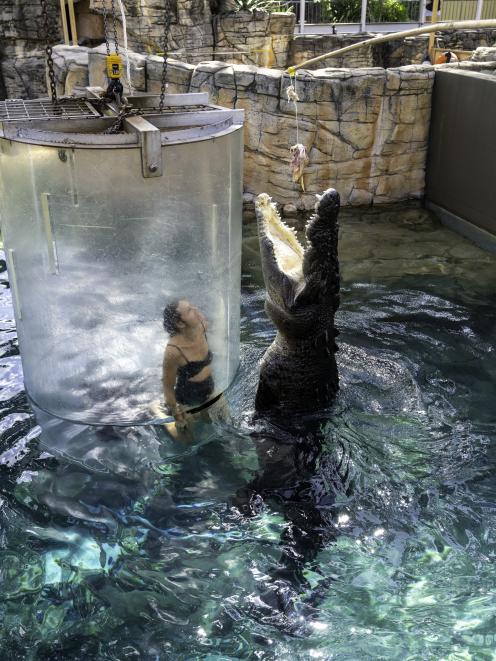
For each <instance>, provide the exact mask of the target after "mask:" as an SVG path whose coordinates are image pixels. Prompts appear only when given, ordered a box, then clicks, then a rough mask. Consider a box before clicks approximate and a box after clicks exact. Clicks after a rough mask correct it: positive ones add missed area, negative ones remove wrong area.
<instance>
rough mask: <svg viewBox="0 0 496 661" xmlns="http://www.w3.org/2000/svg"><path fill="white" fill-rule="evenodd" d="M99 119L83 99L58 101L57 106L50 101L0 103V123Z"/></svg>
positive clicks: (98, 114)
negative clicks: (30, 120)
mask: <svg viewBox="0 0 496 661" xmlns="http://www.w3.org/2000/svg"><path fill="white" fill-rule="evenodd" d="M90 117H100V113H99V112H98V111H97V110H96V109H95V108H94V107H93V106H92V105H91V103H90V102H89V101H87V100H85V99H72V98H71V99H60V101H59V105H57V106H55V105H53V104H52V102H51V100H50V99H30V100H27V101H25V100H23V99H7V100H6V101H0V121H19V120H23V119H37V120H39V119H83V118H90Z"/></svg>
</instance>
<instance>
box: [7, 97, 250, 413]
mask: <svg viewBox="0 0 496 661" xmlns="http://www.w3.org/2000/svg"><path fill="white" fill-rule="evenodd" d="M97 96H98V90H97V89H96V88H88V98H85V99H77V98H71V99H62V100H60V104H59V106H54V105H52V104H51V102H50V101H48V100H33V101H19V100H7V101H3V102H0V216H1V222H2V234H3V239H4V244H5V252H6V257H7V267H8V271H9V276H10V284H11V290H12V299H13V304H14V311H15V319H16V324H17V330H18V336H19V345H20V350H21V357H22V365H23V370H24V381H25V385H26V390H27V392H28V395H29V397H30V398H31V399H32V401H33V402H34V404H35V405H36V406H38V407H39V408H41V409H43V410H44V411H47V412H48V413H50V414H53V415H55V416H58V417H61V418H64V419H67V420H72V421H74V422H81V423H88V424H141V423H148V422H152V421H156V420H157V414H156V413H154V412H153V411H154V410H156V409H155V408H154V406H153V405H154V403H158V402H159V401H163V391H162V362H163V356H164V349H165V345H166V343H167V339H168V336H167V334H166V333H165V331H164V329H163V326H162V314H163V309H164V306H165V305H166V304H167V303H169V302H171V301H173V300H181V299H186V300H188V301H190V302H191V303H192V304H193V305H196V306H197V307H198V308H199V309H200V310H201V312H202V313H203V315H204V316H205V318H206V319H207V320H208V342H209V346H210V349H211V351H212V354H213V362H212V368H213V377H214V383H215V391H214V393H213V394H212V398H215V397H216V396H217V395H218V394H219V393H221V392H222V391H224V390H225V389H226V388H227V386H228V385H229V383H230V382H231V380H232V378H233V376H234V373H235V371H236V368H237V365H238V358H239V304H240V300H239V299H240V264H241V211H242V133H243V132H242V125H243V111H240V110H229V109H226V108H220V107H217V106H213V105H209V103H208V97H207V95H206V94H173V95H166V96H165V99H164V106H163V108H162V109H161V111H160V108H159V97H158V96H151V95H145V96H136V97H132V98H130V99H128V103H129V106H130V108H129V107H128V108H127V111H128V112H127V116H126V117H124V119H123V120H122V123H121V124H120V125H119V122H118V121H116V119H117V117H116V108H115V107H113V106H112V105H111V104H105V103H103V102H101V101H100V99H98V100H97V99H96V98H95V97H97ZM114 131H117V132H114Z"/></svg>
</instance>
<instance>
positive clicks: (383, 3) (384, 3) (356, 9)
mask: <svg viewBox="0 0 496 661" xmlns="http://www.w3.org/2000/svg"><path fill="white" fill-rule="evenodd" d="M316 1H317V2H319V4H320V5H321V20H323V21H329V22H332V23H359V22H360V16H361V12H362V2H361V0H316ZM407 20H408V11H407V8H406V6H405V5H404V4H403V3H402V2H400V0H369V1H368V3H367V21H368V22H371V23H378V22H381V21H384V22H401V21H407Z"/></svg>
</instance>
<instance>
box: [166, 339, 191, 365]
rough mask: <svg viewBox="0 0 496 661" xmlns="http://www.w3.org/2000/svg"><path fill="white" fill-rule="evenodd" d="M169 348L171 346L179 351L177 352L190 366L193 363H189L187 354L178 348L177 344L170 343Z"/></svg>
mask: <svg viewBox="0 0 496 661" xmlns="http://www.w3.org/2000/svg"><path fill="white" fill-rule="evenodd" d="M169 346H170V347H174V349H177V350H178V351H179V352H180V353H181V354H182V356H183V358H184V360H185V361H186V362H187V363H188V364H189V363H190V362H191V361H189V360H188V359H187V357H186V354H185V353H184V351H183V350H182V349H181V347H178V346H177V344H170V343H169Z"/></svg>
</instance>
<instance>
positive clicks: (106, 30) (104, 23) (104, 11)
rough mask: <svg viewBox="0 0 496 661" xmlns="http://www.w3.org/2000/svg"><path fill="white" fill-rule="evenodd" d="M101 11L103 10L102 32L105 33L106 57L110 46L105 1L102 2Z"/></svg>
mask: <svg viewBox="0 0 496 661" xmlns="http://www.w3.org/2000/svg"><path fill="white" fill-rule="evenodd" d="M102 9H103V31H104V33H105V45H106V46H107V55H110V44H109V38H108V34H109V29H108V21H107V0H102Z"/></svg>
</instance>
